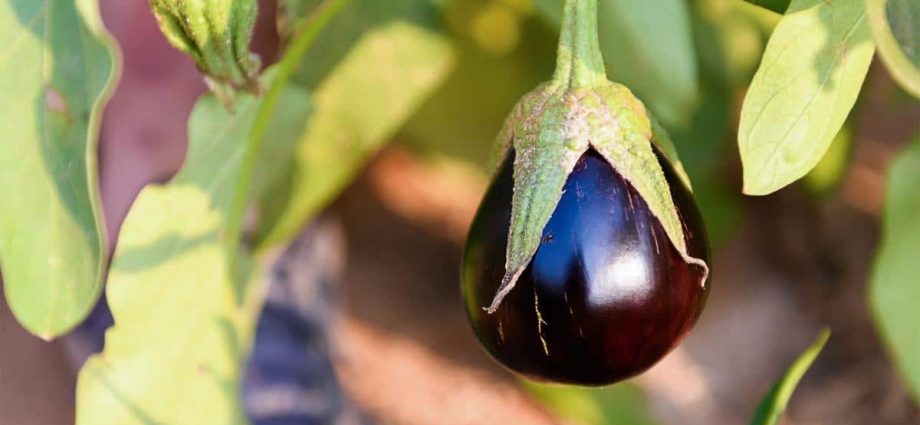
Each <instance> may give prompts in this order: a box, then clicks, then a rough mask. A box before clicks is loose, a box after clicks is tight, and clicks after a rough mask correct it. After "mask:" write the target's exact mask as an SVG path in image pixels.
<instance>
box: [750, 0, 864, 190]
mask: <svg viewBox="0 0 920 425" xmlns="http://www.w3.org/2000/svg"><path fill="white" fill-rule="evenodd" d="M874 50H875V49H874V44H873V42H872V38H871V36H870V31H869V25H868V23H867V22H866V18H865V10H864V8H863V2H861V1H847V0H793V2H792V4H791V5H790V7H789V10H788V11H787V12H786V15H785V16H784V17H783V18H782V20H780V22H779V24H778V25H777V26H776V29H775V30H774V32H773V35H772V36H771V37H770V41H769V43H768V44H767V49H766V52H765V53H764V56H763V60H762V62H761V64H760V68H759V69H758V70H757V73H756V74H755V75H754V80H753V81H752V82H751V86H750V88H749V89H748V92H747V95H746V96H745V98H744V104H743V106H742V109H741V122H740V124H739V129H738V144H739V148H740V151H741V160H742V163H743V165H744V193H746V194H749V195H765V194H768V193H771V192H774V191H776V190H779V189H780V188H782V187H784V186H786V185H788V184H790V183H792V182H793V181H795V180H797V179H799V178H801V177H802V176H804V175H805V174H807V173H808V172H809V171H810V170H811V169H812V168H813V167H814V166H815V164H817V163H818V161H819V160H820V159H821V157H822V156H824V153H825V152H826V151H827V149H828V147H829V146H830V144H831V141H832V140H833V139H834V135H836V134H837V131H839V130H840V127H841V126H843V123H844V121H845V120H846V117H847V115H848V114H849V112H850V109H852V108H853V105H854V103H855V102H856V98H857V96H858V95H859V91H860V87H861V86H862V83H863V80H864V79H865V77H866V73H867V71H868V69H869V64H870V63H871V62H872V55H873V52H874Z"/></svg>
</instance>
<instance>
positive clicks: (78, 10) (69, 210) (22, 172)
mask: <svg viewBox="0 0 920 425" xmlns="http://www.w3.org/2000/svg"><path fill="white" fill-rule="evenodd" d="M0 40H3V42H2V46H0V96H2V97H3V102H0V117H3V118H2V119H0V135H2V140H0V197H2V198H3V199H4V200H6V202H7V204H6V207H5V208H4V209H3V211H0V263H2V268H3V279H4V288H5V292H6V299H7V301H8V302H9V304H10V308H11V310H12V311H13V313H14V314H15V315H16V318H17V319H18V320H19V322H20V323H21V324H22V325H23V327H25V328H26V329H28V330H29V331H30V332H32V333H34V334H36V335H38V336H40V337H42V338H45V339H51V338H53V337H56V336H58V335H61V334H63V333H65V332H67V331H68V330H70V329H71V328H73V327H74V326H76V325H77V324H78V323H79V322H80V321H81V320H82V319H83V318H84V317H85V316H86V315H87V314H88V313H89V311H90V310H91V309H92V307H93V306H94V305H95V304H96V300H97V298H98V296H99V293H100V291H101V287H102V275H103V270H104V266H105V260H106V258H105V256H106V237H105V224H104V222H103V220H102V209H101V205H100V201H99V188H98V170H97V168H98V167H97V159H96V158H97V157H96V155H97V152H96V146H97V142H98V140H97V139H98V136H99V122H100V119H101V116H102V110H103V108H104V106H105V104H106V102H107V101H108V99H109V96H110V95H111V92H112V90H113V89H114V86H115V84H116V81H117V80H118V75H119V71H120V66H121V65H120V56H119V52H118V47H117V45H116V44H115V42H114V40H113V39H112V38H111V36H110V35H109V34H108V33H107V32H106V30H105V28H104V27H103V25H102V21H101V19H100V17H99V9H98V5H97V4H96V1H94V0H76V1H66V0H44V1H37V0H0Z"/></svg>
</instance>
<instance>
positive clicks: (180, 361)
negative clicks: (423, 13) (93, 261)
mask: <svg viewBox="0 0 920 425" xmlns="http://www.w3.org/2000/svg"><path fill="white" fill-rule="evenodd" d="M348 3H349V0H330V1H329V2H327V3H326V6H325V7H324V8H323V9H322V10H319V11H318V12H317V14H316V15H315V16H314V18H313V19H312V20H311V21H309V22H307V23H306V24H305V25H304V26H303V27H302V28H301V31H300V33H299V35H298V36H297V37H296V38H295V39H294V40H292V42H291V43H290V45H289V47H288V50H287V52H286V54H285V56H284V57H283V58H282V60H281V62H280V63H279V64H278V65H277V66H276V67H275V68H274V69H272V70H269V71H267V72H265V73H264V74H263V76H264V80H265V81H266V82H269V83H270V84H267V86H268V90H267V92H266V93H265V94H264V95H263V96H262V97H261V98H258V99H257V98H253V97H251V96H248V95H247V96H243V97H242V98H241V99H239V102H238V103H236V104H235V107H236V108H235V110H236V113H235V114H231V113H228V111H227V110H226V109H225V108H223V106H221V105H219V103H218V102H217V101H216V100H215V99H214V98H213V97H205V98H203V99H201V100H199V102H198V104H197V105H196V106H195V109H194V110H193V113H192V116H191V117H190V120H189V154H188V157H187V159H186V163H185V165H184V166H183V168H182V170H181V171H180V172H179V174H177V175H176V176H175V177H174V178H173V179H172V180H171V181H170V182H169V183H168V184H166V185H163V186H152V187H148V188H146V189H144V190H143V191H142V192H141V194H140V195H139V196H138V199H137V201H136V202H135V205H134V206H133V207H132V209H131V211H130V212H129V214H128V217H127V218H126V220H125V223H124V225H123V227H122V232H121V235H120V239H119V240H120V242H119V247H118V250H117V251H116V253H115V258H114V260H113V264H112V269H111V272H110V280H109V286H108V289H107V291H108V292H107V293H108V297H109V305H110V306H111V309H112V314H113V316H114V318H115V326H114V327H113V328H112V329H110V330H109V331H108V332H107V334H106V342H105V349H104V351H103V352H102V353H101V354H99V355H96V356H93V357H92V358H90V359H89V360H88V361H87V363H86V365H84V367H83V369H82V370H81V371H80V376H79V379H78V383H77V423H78V424H81V425H83V424H88V425H97V424H98V425H105V424H112V425H116V424H117V425H123V424H128V425H130V424H154V423H169V424H205V423H220V424H239V423H245V422H246V418H245V416H244V415H243V413H242V409H241V407H240V404H239V402H238V398H239V392H240V388H239V383H240V379H241V375H242V365H243V361H244V360H245V357H246V356H247V355H248V352H249V348H250V345H251V342H252V338H253V331H254V328H255V322H256V317H257V314H258V310H259V308H260V307H261V301H262V296H261V295H262V288H261V285H258V284H252V283H250V282H262V281H263V279H262V278H263V276H262V274H261V273H259V272H258V269H257V268H256V267H254V266H253V260H252V259H251V258H250V256H249V255H248V254H247V253H246V252H245V251H244V250H243V248H242V247H241V244H240V242H241V240H242V227H243V216H244V213H245V211H246V207H247V205H248V201H249V200H250V199H252V198H254V197H256V196H257V195H258V193H253V191H252V190H251V189H253V188H254V189H255V190H259V189H260V188H262V187H264V184H260V182H259V181H258V180H256V181H253V173H254V172H259V171H260V170H262V171H264V170H265V168H266V164H268V163H270V162H271V159H268V158H264V157H265V156H267V155H270V154H271V153H273V152H274V153H277V152H279V151H280V152H283V151H284V150H285V149H286V148H285V147H284V145H286V144H287V145H290V144H293V143H294V142H295V141H296V139H297V136H298V135H299V132H298V131H296V130H297V129H300V128H303V126H304V121H305V120H306V115H307V113H308V111H309V108H310V98H309V96H308V94H307V91H306V90H305V89H303V88H298V87H297V86H296V85H289V84H288V82H289V81H290V79H291V75H292V74H293V71H294V68H295V67H296V65H297V63H298V62H299V61H300V60H301V58H302V57H303V55H304V53H305V52H306V50H307V49H308V48H309V47H310V46H311V44H312V43H313V42H314V40H315V39H316V36H317V35H318V34H319V32H320V31H321V29H322V28H324V27H325V26H326V24H327V23H328V22H329V21H330V20H331V19H332V17H334V16H335V15H336V14H337V13H338V12H339V11H341V10H342V8H343V7H344V6H345V5H347V4H348ZM279 139H280V140H279ZM265 140H270V142H264V141H265ZM260 156H261V157H262V158H260ZM275 160H277V158H276V159H275Z"/></svg>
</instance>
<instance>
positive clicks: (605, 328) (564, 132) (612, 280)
mask: <svg viewBox="0 0 920 425" xmlns="http://www.w3.org/2000/svg"><path fill="white" fill-rule="evenodd" d="M497 143H498V146H499V152H500V153H501V157H502V158H503V161H502V162H501V165H500V166H499V168H498V171H497V172H496V173H495V178H494V180H493V182H492V184H491V186H490V187H489V189H488V191H487V193H486V195H485V197H484V199H483V201H482V203H481V205H480V207H479V210H478V212H477V214H476V218H475V219H474V221H473V224H472V227H471V229H470V233H469V236H468V239H467V244H466V248H465V250H464V258H463V268H462V278H461V279H462V291H463V297H464V301H465V306H466V312H467V314H468V316H469V319H470V322H471V324H472V326H473V329H474V331H475V332H476V335H477V337H478V338H479V340H480V342H481V343H482V344H483V346H484V347H485V348H486V350H487V351H488V352H489V353H490V354H491V355H492V356H493V357H494V358H495V359H496V360H498V361H499V362H500V363H501V364H503V365H504V366H506V367H508V368H509V369H511V370H512V371H515V372H518V373H521V374H523V375H525V376H528V377H530V378H533V379H537V380H543V381H554V382H563V383H572V384H581V385H606V384H610V383H613V382H617V381H620V380H622V379H625V378H628V377H631V376H634V375H636V374H638V373H641V372H642V371H644V370H646V369H648V368H649V367H651V366H652V365H654V364H655V363H656V362H658V360H660V359H661V358H662V357H664V355H665V354H667V353H668V352H669V351H670V350H671V349H673V348H674V347H675V346H676V345H677V344H678V343H679V342H680V340H681V339H682V338H683V337H684V336H685V335H686V334H687V333H688V332H689V330H690V328H691V327H692V326H693V324H694V323H695V322H696V319H697V318H698V317H699V315H700V313H701V312H702V309H703V305H704V304H705V302H706V297H707V294H708V291H709V287H708V281H709V265H708V262H709V252H708V245H707V242H706V235H705V229H704V227H703V223H702V220H701V219H700V214H699V211H698V210H697V207H696V204H695V203H694V200H693V196H692V194H691V192H690V188H689V181H688V179H687V177H686V175H685V174H684V173H683V170H682V169H681V168H680V167H679V163H677V162H676V156H675V155H674V150H673V149H672V145H671V143H670V140H669V139H668V137H667V135H666V134H665V132H664V130H663V129H661V128H660V126H658V125H657V123H655V122H654V120H653V119H651V118H650V117H649V114H648V112H647V111H646V109H645V107H644V106H643V104H642V102H640V101H639V100H638V99H636V97H635V96H633V94H632V93H631V92H630V91H629V89H627V88H626V87H624V86H622V85H620V84H617V83H613V82H610V81H608V80H607V77H606V72H605V69H604V63H603V58H602V57H601V54H600V48H599V45H598V39H597V0H566V4H565V10H564V14H563V23H562V32H561V35H560V41H559V50H558V58H557V65H556V71H555V74H554V75H553V78H552V80H551V81H549V82H547V83H544V84H542V85H540V86H538V87H537V88H536V89H534V90H533V91H532V92H530V93H529V94H527V95H526V96H524V98H523V99H521V100H520V101H519V102H518V104H517V105H516V106H515V107H514V110H513V111H512V113H511V115H510V116H509V117H508V119H507V121H506V122H505V126H504V128H503V129H502V131H501V133H500V134H499V136H498V141H497Z"/></svg>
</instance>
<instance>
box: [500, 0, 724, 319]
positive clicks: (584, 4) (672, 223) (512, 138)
mask: <svg viewBox="0 0 920 425" xmlns="http://www.w3.org/2000/svg"><path fill="white" fill-rule="evenodd" d="M497 143H498V147H499V152H500V154H501V156H502V157H503V156H504V155H506V154H507V151H508V150H509V149H510V148H512V147H513V148H514V151H515V162H514V195H513V197H512V201H511V202H512V205H511V225H510V229H509V237H508V246H507V248H506V249H507V252H506V262H505V274H504V277H503V278H502V282H501V285H500V286H499V289H498V291H497V292H496V294H495V297H494V298H493V300H492V304H491V305H490V306H488V307H486V308H485V310H486V311H487V312H489V313H494V312H495V311H496V310H497V309H498V307H499V306H500V305H501V302H502V299H504V297H505V296H506V295H507V294H508V293H509V292H510V291H511V290H512V289H513V288H514V285H515V283H516V282H517V280H518V278H519V277H520V275H521V273H522V272H523V271H524V270H525V269H526V268H527V265H528V264H529V263H530V261H531V258H532V257H533V255H534V253H536V251H537V248H539V246H540V240H541V238H542V234H543V229H544V227H546V224H547V223H548V222H549V219H550V217H551V216H552V214H553V211H555V209H556V205H557V204H558V203H559V200H560V198H561V197H562V189H563V187H564V185H565V182H566V179H567V178H568V176H569V174H570V173H571V172H572V170H573V169H574V167H575V163H576V162H577V161H578V159H579V158H581V156H582V155H583V154H584V153H585V152H587V151H588V149H590V148H593V149H594V150H596V151H597V152H598V153H599V154H601V156H603V157H604V158H605V159H606V160H607V162H609V163H610V165H611V166H612V167H613V168H614V169H615V170H616V171H617V172H618V173H620V175H622V176H623V177H624V178H625V179H626V180H627V181H629V182H630V184H632V185H633V187H634V188H635V189H636V191H637V192H638V193H639V194H640V195H641V196H642V197H643V198H644V199H645V201H646V203H647V204H648V206H649V209H650V210H651V211H652V212H653V213H654V214H655V216H656V217H657V218H658V220H659V221H660V222H661V224H662V226H663V227H664V229H665V231H666V232H667V234H668V237H669V239H670V240H671V243H672V244H673V245H674V246H675V248H677V250H678V251H679V252H680V253H681V256H682V257H683V258H684V260H685V261H686V262H687V263H689V264H694V265H697V266H699V267H701V268H703V269H704V273H703V277H702V279H701V281H700V285H705V284H706V280H707V279H708V275H709V266H708V265H707V264H706V263H705V262H704V261H703V260H701V259H699V258H694V257H691V256H690V255H689V254H688V253H687V246H686V240H685V237H684V230H683V227H682V225H681V221H680V216H679V215H678V212H677V209H676V207H675V205H674V201H673V200H672V199H671V194H670V188H669V186H668V183H667V181H666V180H665V177H664V171H663V170H662V169H661V166H660V165H659V163H658V159H657V158H656V156H655V151H654V149H653V147H652V144H653V143H654V144H656V145H657V146H658V147H659V149H660V151H662V152H663V153H664V155H665V157H666V158H667V159H668V160H670V161H672V162H676V160H677V158H676V156H675V150H674V149H673V146H672V145H671V142H670V139H669V138H668V137H667V134H665V133H664V130H663V129H662V128H661V126H660V125H658V124H657V123H656V122H654V120H653V119H651V118H650V117H649V114H648V112H647V111H646V109H645V106H644V105H643V104H642V102H641V101H639V99H637V98H636V97H635V96H634V95H633V94H632V92H631V91H630V90H629V89H628V88H626V87H625V86H623V85H621V84H617V83H614V82H611V81H609V80H607V76H606V71H605V69H604V61H603V58H602V56H601V53H600V45H599V42H598V38H597V0H566V3H565V11H564V14H563V22H562V32H561V34H560V37H559V50H558V53H557V62H556V71H555V73H554V74H553V79H552V80H551V81H549V82H547V83H543V84H541V85H540V86H538V87H537V88H536V89H534V90H533V91H531V92H530V93H528V94H527V95H525V96H524V97H523V98H522V99H521V100H520V101H519V102H518V103H517V105H515V107H514V109H513V110H512V112H511V115H510V116H509V117H508V119H507V120H506V121H505V125H504V127H503V128H502V130H501V132H500V133H499V135H498V140H497ZM675 165H677V166H676V167H675V168H676V169H678V170H681V168H680V166H679V164H675ZM681 174H682V175H681V178H682V179H683V180H684V181H685V182H688V179H687V178H686V175H684V174H683V173H681ZM688 187H689V185H688Z"/></svg>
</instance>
